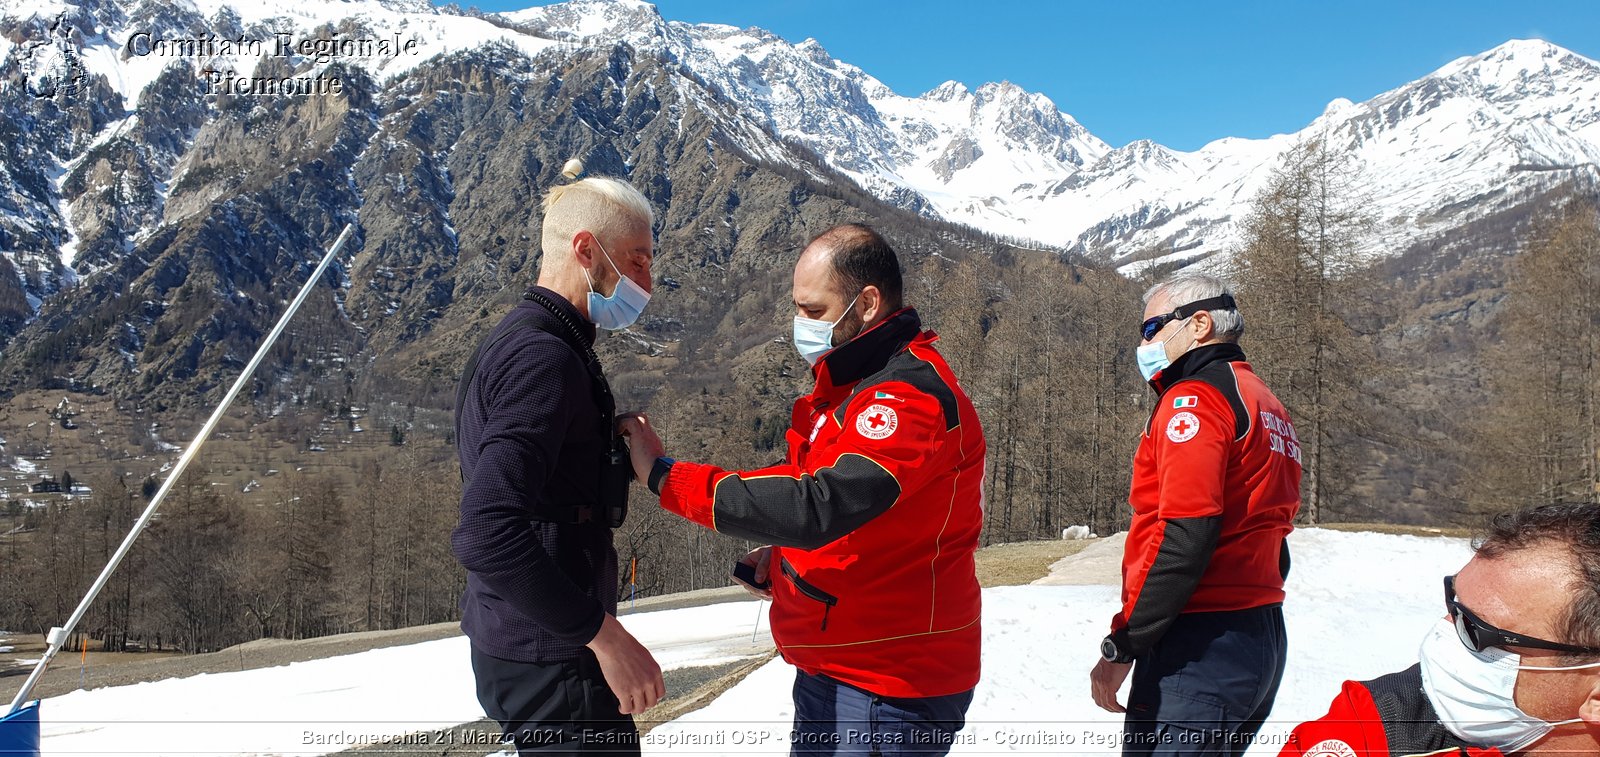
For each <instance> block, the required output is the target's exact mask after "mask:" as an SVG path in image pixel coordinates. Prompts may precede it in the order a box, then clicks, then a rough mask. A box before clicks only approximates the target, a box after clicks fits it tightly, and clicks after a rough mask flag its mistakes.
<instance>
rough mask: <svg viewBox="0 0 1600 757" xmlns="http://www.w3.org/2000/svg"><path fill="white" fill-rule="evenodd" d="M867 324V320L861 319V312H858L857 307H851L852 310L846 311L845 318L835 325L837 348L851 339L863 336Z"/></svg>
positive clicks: (834, 336) (834, 333) (835, 345)
mask: <svg viewBox="0 0 1600 757" xmlns="http://www.w3.org/2000/svg"><path fill="white" fill-rule="evenodd" d="M865 324H866V322H865V321H863V320H862V319H861V314H860V313H857V312H856V310H855V308H851V309H850V312H848V313H845V316H844V319H843V320H841V321H839V324H838V325H836V326H834V327H833V346H834V347H836V348H837V347H841V346H843V345H845V344H846V343H848V342H849V341H850V340H852V339H855V338H856V337H858V336H861V332H862V330H863V326H865Z"/></svg>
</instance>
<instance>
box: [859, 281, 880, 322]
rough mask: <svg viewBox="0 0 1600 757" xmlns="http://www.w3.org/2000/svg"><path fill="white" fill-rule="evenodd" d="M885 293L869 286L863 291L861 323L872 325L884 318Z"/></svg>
mask: <svg viewBox="0 0 1600 757" xmlns="http://www.w3.org/2000/svg"><path fill="white" fill-rule="evenodd" d="M883 315H884V313H883V292H881V291H879V289H878V287H876V286H870V285H869V286H868V287H867V288H866V289H863V290H861V322H862V323H864V324H870V323H873V322H875V321H876V320H878V319H879V318H882V317H883Z"/></svg>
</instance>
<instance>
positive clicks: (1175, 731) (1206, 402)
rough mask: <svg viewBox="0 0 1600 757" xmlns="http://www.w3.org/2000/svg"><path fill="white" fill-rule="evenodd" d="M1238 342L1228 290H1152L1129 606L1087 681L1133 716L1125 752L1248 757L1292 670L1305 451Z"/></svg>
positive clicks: (1142, 350) (1238, 325) (1126, 595)
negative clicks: (1291, 591) (1292, 586)
mask: <svg viewBox="0 0 1600 757" xmlns="http://www.w3.org/2000/svg"><path fill="white" fill-rule="evenodd" d="M1243 333H1244V319H1243V318H1242V317H1241V316H1240V314H1239V309H1238V304H1237V303H1236V302H1235V301H1234V298H1233V293H1232V292H1231V291H1230V290H1229V288H1228V286H1227V284H1226V282H1224V281H1222V280H1221V279H1218V278H1215V277H1212V276H1204V275H1197V274H1184V275H1180V276H1179V277H1177V278H1174V279H1171V280H1169V281H1166V282H1163V283H1161V284H1158V285H1156V286H1155V287H1153V288H1152V289H1151V290H1150V291H1149V292H1147V293H1146V294H1145V312H1144V320H1143V323H1142V324H1141V326H1140V332H1139V335H1140V337H1141V338H1142V342H1141V344H1140V346H1139V349H1138V352H1137V356H1138V362H1139V370H1140V372H1141V373H1142V374H1143V376H1144V378H1145V379H1146V380H1148V381H1149V382H1150V386H1151V388H1152V389H1154V390H1155V392H1156V394H1157V396H1158V398H1157V400H1156V407H1155V410H1154V411H1153V412H1152V413H1151V417H1150V422H1149V425H1147V426H1146V428H1145V433H1144V436H1143V438H1142V439H1141V440H1140V443H1139V450H1138V452H1137V453H1136V454H1135V456H1134V473H1133V488H1132V491H1131V493H1130V494H1129V497H1128V502H1129V504H1130V505H1131V506H1132V507H1133V521H1132V523H1131V524H1130V525H1129V528H1128V538H1127V544H1126V546H1125V548H1124V553H1123V560H1122V610H1121V612H1118V613H1117V615H1116V617H1115V618H1114V619H1113V620H1112V621H1111V633H1110V635H1108V636H1107V637H1106V638H1105V640H1104V641H1103V642H1102V643H1101V649H1100V654H1101V657H1102V659H1101V661H1100V662H1099V663H1098V664H1096V665H1095V668H1094V671H1093V672H1092V673H1091V674H1090V689H1091V693H1092V694H1093V696H1094V700H1095V703H1096V704H1098V705H1100V706H1101V707H1102V708H1104V709H1106V710H1109V711H1111V712H1126V713H1127V718H1126V725H1125V732H1124V735H1123V754H1124V755H1202V754H1203V755H1229V754H1239V755H1242V754H1244V752H1245V750H1246V749H1247V748H1248V747H1249V746H1250V743H1251V741H1252V740H1253V739H1254V737H1255V734H1256V732H1257V731H1258V730H1259V729H1260V728H1261V724H1262V722H1263V721H1264V720H1265V719H1266V717H1267V714H1268V713H1269V712H1270V711H1271V709H1272V703H1273V700H1274V698H1275V697H1276V696H1277V690H1278V682H1279V680H1280V679H1281V678H1282V675H1283V662H1284V656H1285V649H1286V639H1285V634H1284V627H1283V609H1282V603H1283V596H1284V595H1283V581H1284V578H1285V577H1286V576H1287V575H1288V571H1289V553H1288V546H1287V544H1286V542H1285V541H1284V539H1285V537H1286V536H1287V535H1288V534H1289V531H1290V530H1291V529H1292V528H1293V525H1292V524H1293V521H1294V516H1295V513H1296V512H1297V511H1298V510H1299V507H1300V447H1299V441H1298V438H1297V437H1296V436H1295V433H1294V426H1293V425H1292V424H1291V423H1290V422H1289V414H1288V412H1286V411H1285V410H1284V408H1283V405H1282V404H1281V403H1280V402H1278V399H1277V397H1275V396H1273V394H1272V392H1271V390H1269V389H1268V388H1267V386H1266V384H1265V383H1263V382H1262V380H1261V379H1260V378H1258V377H1257V376H1256V375H1255V372H1254V371H1252V370H1251V369H1250V364H1249V363H1248V362H1246V361H1245V356H1244V352H1243V351H1242V350H1241V349H1240V348H1239V345H1238V343H1237V342H1238V339H1239V337H1240V335H1242V334H1243ZM1130 670H1131V672H1132V674H1133V684H1132V687H1131V689H1130V690H1129V694H1128V700H1127V701H1128V705H1127V707H1126V708H1124V707H1123V706H1122V705H1121V704H1119V703H1118V701H1117V691H1118V689H1120V688H1121V686H1122V683H1123V681H1124V680H1125V679H1126V678H1127V677H1128V675H1129V672H1130Z"/></svg>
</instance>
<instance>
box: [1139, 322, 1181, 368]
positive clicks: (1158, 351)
mask: <svg viewBox="0 0 1600 757" xmlns="http://www.w3.org/2000/svg"><path fill="white" fill-rule="evenodd" d="M1188 322H1189V319H1188V318H1185V319H1183V320H1181V321H1178V330H1177V331H1174V332H1172V335H1171V336H1168V337H1167V338H1166V339H1163V340H1161V341H1159V342H1151V343H1149V344H1141V345H1139V349H1136V350H1134V351H1133V356H1134V359H1136V360H1138V361H1139V374H1140V375H1142V376H1144V380H1145V381H1153V380H1154V379H1155V377H1156V374H1157V373H1160V372H1161V371H1163V370H1165V369H1166V367H1167V366H1168V365H1171V364H1172V361H1171V360H1168V359H1167V342H1170V341H1172V337H1174V336H1177V335H1179V334H1181V333H1183V324H1185V323H1188Z"/></svg>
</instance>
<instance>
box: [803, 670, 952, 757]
mask: <svg viewBox="0 0 1600 757" xmlns="http://www.w3.org/2000/svg"><path fill="white" fill-rule="evenodd" d="M971 704H972V692H971V691H964V692H962V693H960V694H950V695H948V696H942V697H921V698H904V699H903V698H898V697H883V696H878V695H876V694H872V693H869V692H866V691H862V690H861V689H858V688H855V687H854V686H850V685H848V684H844V683H840V682H839V681H836V680H834V679H832V678H829V677H827V676H820V675H819V676H814V675H811V674H809V673H806V672H805V671H796V672H795V677H794V730H793V732H791V733H790V734H789V738H790V742H789V743H790V748H789V754H791V755H801V754H803V755H834V756H835V757H842V756H843V755H867V756H869V757H878V756H879V755H882V757H892V756H893V755H913V754H914V755H930V756H936V755H944V754H948V753H949V752H950V747H951V745H952V744H953V743H954V740H955V735H956V733H957V732H959V731H960V730H961V729H962V728H963V727H964V726H965V725H966V724H967V707H968V706H970V705H971Z"/></svg>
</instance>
